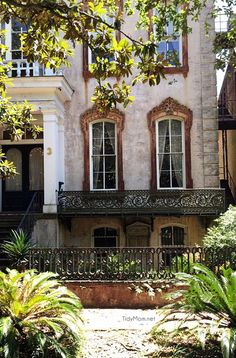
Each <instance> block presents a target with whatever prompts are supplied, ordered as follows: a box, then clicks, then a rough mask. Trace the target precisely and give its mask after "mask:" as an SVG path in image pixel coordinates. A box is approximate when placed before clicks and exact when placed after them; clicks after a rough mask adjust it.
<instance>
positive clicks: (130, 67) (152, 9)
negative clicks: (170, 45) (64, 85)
mask: <svg viewBox="0 0 236 358" xmlns="http://www.w3.org/2000/svg"><path fill="white" fill-rule="evenodd" d="M213 5H215V6H212V7H209V6H208V2H207V1H206V0H203V1H199V0H175V1H170V2H169V1H163V0H156V1H151V0H142V1H140V0H132V1H131V0H125V1H124V3H123V9H121V8H120V6H119V1H118V2H117V1H116V0H105V1H102V0H96V1H88V2H84V1H82V0H81V1H77V0H37V1H36V0H24V1H19V0H8V1H1V2H0V14H1V15H0V21H1V23H4V22H9V20H10V19H11V18H18V19H20V21H21V23H24V24H29V29H28V33H26V34H22V35H21V44H22V50H23V52H24V56H25V57H26V58H27V60H28V61H29V62H30V63H33V62H39V63H41V64H44V65H45V66H46V67H50V68H59V67H60V66H61V65H64V66H69V63H70V61H69V60H68V58H69V57H71V56H72V55H73V53H74V47H75V46H76V45H77V44H85V45H87V46H88V48H89V49H90V51H91V52H92V54H93V55H94V57H95V59H96V61H95V63H94V64H93V65H92V66H91V68H90V70H91V71H92V73H93V76H94V77H95V79H96V80H97V86H95V89H94V95H93V96H92V101H93V102H94V103H95V105H96V106H97V108H98V109H99V110H101V111H102V112H106V111H108V110H109V109H111V108H112V107H116V105H117V104H123V105H124V107H126V106H128V105H129V104H131V103H132V102H133V100H134V97H133V96H132V88H133V86H135V85H136V84H148V85H149V86H155V85H158V84H159V83H160V82H161V81H162V80H164V79H165V78H166V77H165V70H164V69H165V67H168V66H172V65H173V63H174V64H175V65H176V66H180V65H181V64H180V63H179V61H178V56H177V53H176V52H175V51H169V52H168V51H167V53H166V54H165V55H164V54H158V51H157V48H158V45H159V43H160V42H161V41H166V42H168V41H169V40H170V39H173V38H175V37H177V36H179V35H180V36H182V35H184V34H186V33H188V32H191V27H190V26H189V25H188V24H190V23H191V21H189V20H192V21H198V20H199V15H200V13H201V11H202V10H204V8H205V7H207V13H208V20H212V21H211V24H210V25H209V24H208V23H207V25H206V28H207V30H208V31H209V30H212V29H211V27H212V25H213V22H214V18H215V17H216V16H217V14H218V13H219V12H225V13H227V15H228V16H229V18H230V29H229V31H227V32H226V33H225V34H221V35H220V36H217V37H216V40H215V44H214V51H215V52H216V53H217V54H218V57H217V67H218V68H219V67H221V68H222V67H224V66H225V64H226V63H228V62H229V61H230V63H231V65H232V66H233V67H234V68H236V59H235V58H236V56H235V48H236V44H235V41H236V40H235V39H236V20H235V17H234V16H233V15H232V14H233V9H234V7H233V5H234V1H232V0H223V1H221V2H220V6H219V5H218V1H216V0H213ZM177 9H179V10H178V11H177ZM170 21H171V22H172V23H173V34H167V31H166V28H167V26H168V25H169V23H170ZM125 22H126V23H127V24H129V23H132V29H133V30H134V33H132V35H130V32H129V27H127V26H126V24H125ZM213 26H214V25H213ZM126 29H128V30H127V31H126ZM117 33H120V35H121V37H122V38H121V39H120V40H118V38H117ZM147 34H149V35H147ZM0 37H1V40H2V38H3V37H4V32H3V31H0ZM6 51H7V48H6V46H5V45H4V41H0V125H2V126H4V129H5V130H8V131H9V133H10V136H11V139H12V140H19V139H21V138H22V135H23V134H24V133H25V131H26V130H27V131H31V132H32V133H33V136H37V134H38V133H39V132H40V130H41V129H40V128H39V127H37V126H35V125H34V123H33V118H32V115H31V112H32V107H31V106H30V105H29V104H27V103H12V102H11V101H10V99H9V98H7V97H6V85H7V84H8V85H9V79H8V77H7V74H8V72H9V71H10V69H11V64H6V63H5V61H4V59H5V53H6ZM108 59H110V60H108ZM108 77H113V78H114V82H115V83H114V84H112V85H111V84H110V83H109V82H107V78H108ZM130 77H132V78H130ZM120 79H122V80H121V81H120ZM112 82H113V81H112ZM2 155H3V154H0V177H3V178H6V177H9V176H12V175H14V174H16V173H15V172H16V171H15V168H14V166H13V164H12V163H9V162H8V161H6V160H5V158H3V157H2Z"/></svg>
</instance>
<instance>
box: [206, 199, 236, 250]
mask: <svg viewBox="0 0 236 358" xmlns="http://www.w3.org/2000/svg"><path fill="white" fill-rule="evenodd" d="M203 245H204V247H208V248H223V247H229V248H230V247H231V248H235V246H236V207H234V206H232V205H231V206H230V207H229V209H228V210H227V211H226V212H225V213H224V214H221V215H220V216H219V218H217V219H216V220H215V225H213V226H212V227H210V228H209V229H208V231H207V234H206V235H205V237H204V239H203Z"/></svg>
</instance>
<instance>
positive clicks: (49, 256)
mask: <svg viewBox="0 0 236 358" xmlns="http://www.w3.org/2000/svg"><path fill="white" fill-rule="evenodd" d="M194 262H199V263H204V264H206V265H207V266H208V267H210V268H211V269H213V270H216V271H217V270H219V267H220V266H222V265H226V264H229V263H230V264H231V265H232V267H234V268H235V267H236V248H234V249H221V250H210V249H206V248H202V247H156V248H155V247H145V248H144V247H139V248H132V247H125V248H60V249H45V248H38V249H36V248H34V249H31V251H30V258H29V266H30V268H34V269H36V270H38V271H40V272H42V271H52V272H56V273H57V274H59V276H60V278H61V279H65V280H81V281H91V280H92V281H93V280H105V281H106V280H109V281H113V280H128V281H135V280H147V279H148V280H156V279H163V278H170V277H173V274H174V273H176V272H190V270H191V264H192V263H194Z"/></svg>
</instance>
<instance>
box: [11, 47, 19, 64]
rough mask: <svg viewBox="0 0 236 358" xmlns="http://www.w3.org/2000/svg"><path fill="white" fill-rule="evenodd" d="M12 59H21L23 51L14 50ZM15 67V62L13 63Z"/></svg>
mask: <svg viewBox="0 0 236 358" xmlns="http://www.w3.org/2000/svg"><path fill="white" fill-rule="evenodd" d="M11 58H12V60H20V59H21V51H12V54H11ZM13 67H14V64H13Z"/></svg>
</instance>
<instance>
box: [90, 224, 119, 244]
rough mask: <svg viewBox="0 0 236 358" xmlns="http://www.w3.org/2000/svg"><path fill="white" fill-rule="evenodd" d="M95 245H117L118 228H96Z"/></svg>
mask: <svg viewBox="0 0 236 358" xmlns="http://www.w3.org/2000/svg"><path fill="white" fill-rule="evenodd" d="M93 237H94V247H116V238H117V230H115V229H112V228H109V227H104V228H98V229H95V230H94V234H93Z"/></svg>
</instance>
